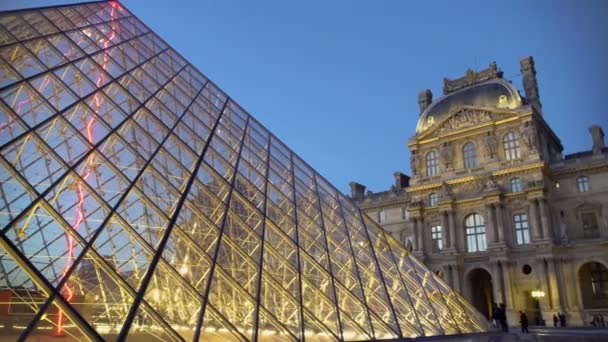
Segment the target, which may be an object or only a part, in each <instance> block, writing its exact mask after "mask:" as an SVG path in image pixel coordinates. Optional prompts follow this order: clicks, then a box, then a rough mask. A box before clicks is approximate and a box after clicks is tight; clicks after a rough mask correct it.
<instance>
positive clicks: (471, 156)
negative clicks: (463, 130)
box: [462, 142, 477, 169]
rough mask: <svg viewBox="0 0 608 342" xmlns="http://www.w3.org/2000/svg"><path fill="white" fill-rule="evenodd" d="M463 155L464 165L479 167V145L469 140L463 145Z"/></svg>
mask: <svg viewBox="0 0 608 342" xmlns="http://www.w3.org/2000/svg"><path fill="white" fill-rule="evenodd" d="M462 156H463V159H464V167H465V168H467V169H470V168H473V167H477V147H476V146H475V144H473V143H471V142H469V143H466V144H464V146H463V147H462Z"/></svg>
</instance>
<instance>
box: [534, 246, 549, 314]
mask: <svg viewBox="0 0 608 342" xmlns="http://www.w3.org/2000/svg"><path fill="white" fill-rule="evenodd" d="M535 268H536V270H537V272H536V275H537V276H536V279H537V281H538V285H539V287H540V290H542V291H543V292H544V293H545V297H543V298H540V300H539V301H538V302H539V305H540V311H541V319H547V321H546V323H547V324H549V323H550V322H549V321H548V320H549V319H551V317H550V316H547V315H544V314H543V313H548V312H550V311H551V307H550V306H551V302H550V301H549V297H550V294H549V288H548V286H547V270H546V269H545V262H544V260H543V259H542V258H541V259H538V260H536V267H535Z"/></svg>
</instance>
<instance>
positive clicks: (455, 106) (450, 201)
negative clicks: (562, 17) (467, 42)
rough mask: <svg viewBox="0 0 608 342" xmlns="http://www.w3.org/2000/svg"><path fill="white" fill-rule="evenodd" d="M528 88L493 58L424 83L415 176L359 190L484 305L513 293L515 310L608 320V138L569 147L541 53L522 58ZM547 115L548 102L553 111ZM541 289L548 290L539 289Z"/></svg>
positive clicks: (413, 146) (382, 219) (354, 191)
mask: <svg viewBox="0 0 608 342" xmlns="http://www.w3.org/2000/svg"><path fill="white" fill-rule="evenodd" d="M520 66H521V75H522V78H523V90H524V94H525V97H524V96H521V95H520V94H519V91H518V90H517V88H516V87H515V86H514V85H513V84H511V82H510V81H508V80H505V79H504V78H503V77H502V72H501V71H500V70H499V69H498V68H497V66H496V63H491V64H490V66H489V68H487V69H485V70H482V71H479V72H475V71H472V70H470V69H469V70H468V71H467V72H466V75H465V76H463V77H461V78H458V79H455V80H449V79H444V89H443V91H444V94H443V96H442V97H441V98H439V99H437V100H435V101H433V94H432V93H431V91H430V90H424V91H422V92H421V93H420V94H419V98H418V103H419V105H420V118H419V120H418V125H417V127H416V132H415V135H414V136H413V137H411V138H410V139H409V141H408V144H407V145H408V148H409V150H410V153H411V159H410V161H411V166H412V175H411V178H410V177H408V176H406V175H403V174H401V173H395V175H394V176H395V185H394V186H392V188H391V189H390V190H388V191H385V192H381V193H371V192H369V191H368V192H365V186H363V185H361V184H358V183H354V182H353V183H351V184H350V185H351V197H352V198H353V199H354V200H355V201H356V203H357V204H358V205H359V206H360V207H361V208H362V209H363V210H364V211H365V212H366V213H367V214H368V215H369V216H370V217H372V218H373V219H375V220H376V221H378V222H379V223H380V224H381V225H382V226H383V227H385V229H387V230H388V231H390V232H391V233H392V234H394V235H395V237H397V238H398V239H400V240H401V241H402V242H403V243H404V244H405V246H406V247H407V248H408V249H410V250H411V251H412V253H413V254H414V255H416V256H417V257H418V258H420V259H421V260H423V261H424V263H425V264H426V265H427V266H428V267H430V268H431V269H433V270H434V271H435V272H436V273H437V274H439V275H441V276H442V277H443V278H444V279H445V280H447V281H448V283H450V284H451V285H452V286H453V287H454V288H455V289H456V290H457V291H460V292H461V293H462V294H463V295H464V296H465V298H468V299H469V300H470V301H471V302H472V303H473V304H474V305H475V306H476V307H477V308H478V309H479V311H480V312H482V313H483V314H485V315H486V316H488V315H489V313H490V312H491V305H492V303H504V304H505V305H506V307H507V313H508V316H509V320H510V322H511V323H512V324H516V322H517V318H516V313H517V312H518V311H519V310H523V311H526V312H527V313H528V316H529V317H530V318H531V322H532V323H540V324H542V320H543V319H544V320H545V321H546V322H547V323H549V324H551V323H550V321H551V320H552V316H553V314H555V313H558V312H562V313H565V314H566V316H567V321H568V323H569V324H573V325H581V324H585V325H588V324H590V323H591V322H592V321H593V319H594V317H598V315H604V320H605V321H607V322H608V212H607V211H608V148H606V147H605V146H604V133H603V131H602V128H601V127H600V126H595V125H594V126H592V127H590V128H589V131H590V134H591V138H592V143H593V144H592V149H591V150H589V151H584V152H579V153H574V154H570V155H566V156H563V155H562V150H563V147H562V144H561V142H560V139H559V137H557V136H556V134H555V133H554V132H553V131H552V130H551V127H550V126H549V125H548V124H547V122H546V120H545V118H544V113H543V109H542V105H541V101H540V96H539V91H538V86H537V81H536V70H535V66H534V60H533V58H532V57H526V58H524V59H522V60H521V62H520ZM547 115H550V113H547ZM532 291H536V293H537V294H538V293H541V291H542V294H544V297H538V296H536V297H533V296H532Z"/></svg>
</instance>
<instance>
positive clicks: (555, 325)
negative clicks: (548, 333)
mask: <svg viewBox="0 0 608 342" xmlns="http://www.w3.org/2000/svg"><path fill="white" fill-rule="evenodd" d="M557 315H559V313H558V314H557ZM557 315H556V314H553V327H554V328H557Z"/></svg>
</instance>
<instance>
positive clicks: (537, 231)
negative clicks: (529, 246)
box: [530, 199, 540, 241]
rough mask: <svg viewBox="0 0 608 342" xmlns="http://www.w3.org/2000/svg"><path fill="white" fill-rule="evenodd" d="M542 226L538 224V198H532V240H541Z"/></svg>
mask: <svg viewBox="0 0 608 342" xmlns="http://www.w3.org/2000/svg"><path fill="white" fill-rule="evenodd" d="M539 228H540V227H539V226H538V213H537V210H536V199H531V200H530V230H532V241H538V240H540V229H539Z"/></svg>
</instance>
